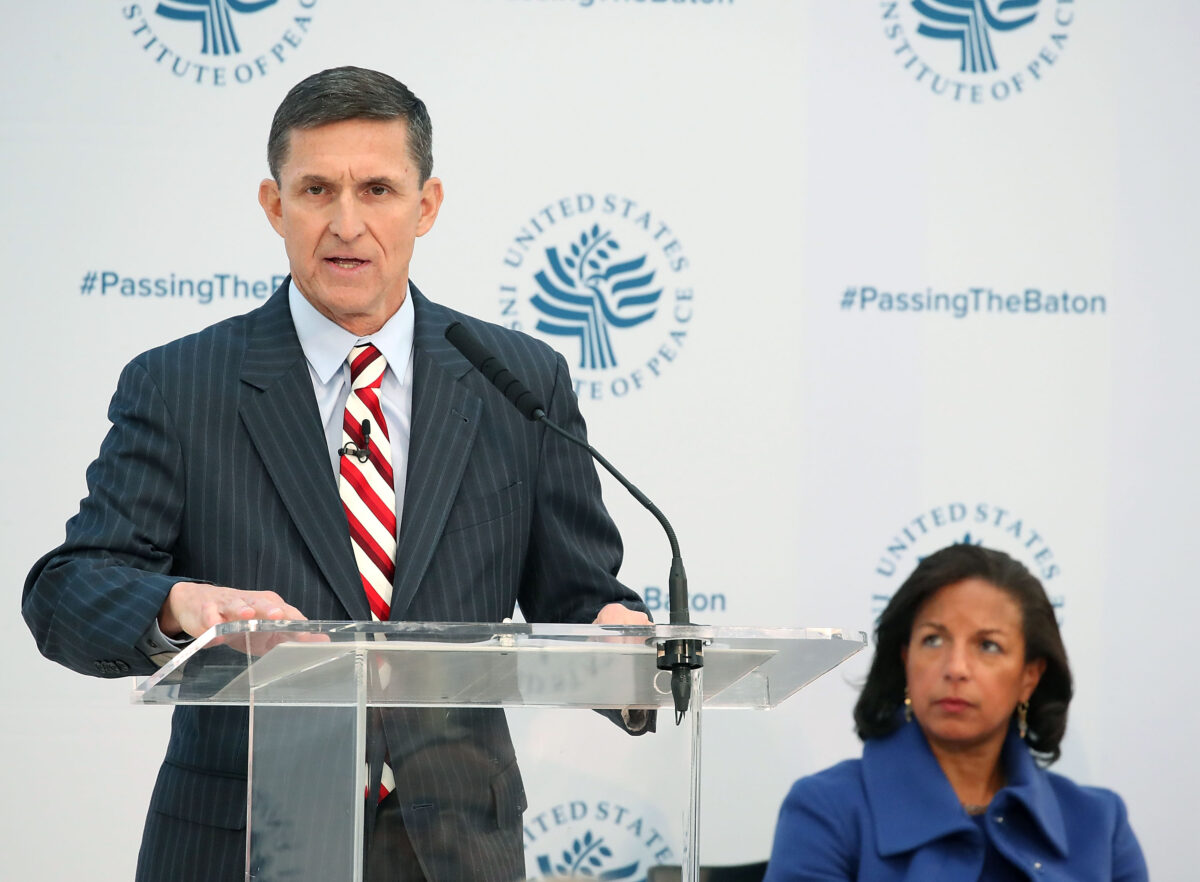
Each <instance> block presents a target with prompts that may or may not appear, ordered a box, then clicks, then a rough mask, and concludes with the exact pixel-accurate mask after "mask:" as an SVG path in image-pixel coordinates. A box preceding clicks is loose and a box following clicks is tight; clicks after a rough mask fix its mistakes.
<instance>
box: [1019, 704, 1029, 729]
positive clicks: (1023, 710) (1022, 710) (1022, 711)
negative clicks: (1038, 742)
mask: <svg viewBox="0 0 1200 882" xmlns="http://www.w3.org/2000/svg"><path fill="white" fill-rule="evenodd" d="M1028 713H1029V702H1028V701H1022V702H1018V703H1017V734H1018V735H1020V736H1021V737H1022V738H1024V737H1025V735H1026V733H1027V732H1029V721H1028V720H1027V719H1026V718H1025V717H1026V715H1027V714H1028Z"/></svg>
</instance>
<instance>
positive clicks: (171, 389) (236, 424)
mask: <svg viewBox="0 0 1200 882" xmlns="http://www.w3.org/2000/svg"><path fill="white" fill-rule="evenodd" d="M430 132H431V129H430V124H429V118H428V114H427V112H426V110H425V106H424V104H423V103H422V102H421V101H420V100H419V99H417V98H416V97H415V96H414V95H413V94H412V93H411V92H410V91H409V90H408V89H407V88H406V87H405V86H403V85H402V84H401V83H399V82H397V81H395V80H394V79H392V78H391V77H388V76H386V75H384V74H379V73H376V72H373V71H366V70H362V69H358V68H338V69H334V70H329V71H324V72H322V73H320V74H316V75H314V76H312V77H309V78H308V79H307V80H305V81H304V82H302V83H300V84H299V85H297V86H296V87H295V88H294V89H293V90H292V91H291V92H290V93H289V94H288V96H287V97H286V98H285V99H284V101H283V103H282V104H281V105H280V107H279V110H278V111H277V112H276V115H275V120H274V122H273V124H272V131H271V137H270V141H269V145H268V159H269V162H270V166H271V172H272V177H271V178H269V179H267V180H265V181H263V182H262V184H261V187H260V192H259V201H260V203H261V204H262V206H263V208H264V210H265V211H266V214H267V217H268V220H269V221H270V222H271V224H272V226H273V227H274V228H275V229H276V230H277V231H278V232H279V233H280V235H281V236H282V237H283V239H284V245H285V248H286V251H287V254H288V261H289V264H290V268H291V276H290V278H289V280H288V281H287V282H285V283H284V284H283V285H282V286H281V287H280V289H279V290H278V291H277V292H276V293H275V295H274V296H273V297H272V298H271V299H270V300H269V301H268V302H267V303H266V304H265V305H263V306H262V307H260V308H259V309H256V310H254V311H253V312H250V313H248V314H246V315H244V316H239V317H236V318H233V319H229V320H227V321H224V322H221V323H219V324H217V325H214V326H213V327H210V328H208V329H206V330H204V331H201V332H200V333H198V334H194V335H192V336H189V337H185V338H183V339H181V340H177V341H175V342H173V343H169V344H167V345H166V346H163V347H160V348H158V349H154V350H151V351H149V352H147V353H144V354H143V355H141V356H139V357H138V358H136V359H134V361H133V362H131V363H130V364H129V365H128V366H127V367H126V368H125V370H124V372H123V373H122V375H121V378H120V381H119V383H118V386H117V391H116V393H115V395H114V396H113V400H112V403H111V406H110V409H109V418H110V420H111V422H112V428H111V430H110V431H109V433H108V436H107V437H106V438H105V440H104V443H103V445H102V447H101V450H100V455H99V457H98V458H97V459H96V461H95V462H93V463H92V465H91V466H90V467H89V469H88V474H87V478H88V495H87V497H86V498H85V499H84V500H83V502H82V503H81V507H80V511H79V514H78V515H76V516H75V517H73V518H72V519H71V520H70V521H69V522H68V524H67V536H66V541H65V542H64V543H63V544H62V545H61V546H60V547H59V548H57V549H55V550H54V551H52V552H50V553H49V554H47V555H46V556H45V557H43V558H42V559H41V560H40V561H38V563H37V564H36V565H35V566H34V568H33V570H32V572H31V573H30V575H29V578H28V580H27V582H26V585H25V590H24V594H23V598H22V606H23V612H24V615H25V618H26V621H27V622H28V624H29V626H30V628H31V630H32V631H33V633H34V635H35V637H36V638H37V641H38V645H39V647H40V648H41V650H42V652H43V653H44V654H45V655H46V656H47V657H49V658H52V659H54V660H56V661H59V662H61V663H62V664H65V665H67V666H69V667H71V668H74V669H76V670H79V671H82V672H84V673H89V674H96V675H100V676H120V675H125V674H139V675H140V674H148V673H151V672H153V670H154V669H155V665H156V664H161V663H162V662H163V660H164V659H165V658H168V657H169V656H170V654H171V653H172V652H174V651H177V650H178V648H179V647H180V646H181V645H184V644H185V643H186V641H188V640H190V639H191V638H193V637H195V636H199V635H200V634H202V633H203V632H204V631H205V630H206V629H207V628H209V627H210V626H212V625H213V624H215V623H218V622H221V621H234V620H239V619H252V618H254V619H272V618H274V619H300V618H304V617H306V616H307V617H309V618H315V619H340V620H368V619H370V617H371V613H370V609H369V607H368V602H367V598H366V595H365V594H364V593H363V589H362V584H361V582H360V578H359V574H358V568H357V565H356V562H355V558H354V554H353V552H352V549H351V540H350V535H349V531H348V527H347V521H346V517H345V515H344V513H343V510H342V505H341V502H340V500H339V490H338V484H337V468H338V467H337V456H336V453H335V451H336V448H337V447H338V446H339V445H340V440H341V425H342V412H343V409H344V407H345V402H346V399H347V396H348V395H349V382H348V380H349V368H348V367H347V366H346V365H345V358H346V354H347V353H348V352H349V350H350V348H351V347H353V346H355V345H356V344H359V343H363V342H366V341H370V342H372V343H373V344H375V345H376V346H377V347H378V348H379V349H380V350H381V351H382V352H383V354H384V355H385V357H387V369H386V371H385V375H384V380H383V385H382V387H381V393H382V398H383V409H384V412H385V414H386V415H387V416H388V425H389V426H390V427H391V443H392V457H393V463H392V464H393V469H394V472H395V474H396V509H397V511H396V513H397V516H398V520H399V527H398V535H397V550H396V554H395V577H394V580H393V583H392V596H391V618H392V619H393V620H412V621H480V622H489V621H500V620H501V619H503V618H505V617H506V616H509V615H511V614H512V612H513V610H514V607H515V606H516V605H517V604H518V603H519V604H520V606H521V609H522V612H523V613H524V615H525V617H526V618H527V619H529V620H531V621H563V622H591V621H598V622H603V623H645V622H647V621H648V619H647V617H646V615H645V611H644V607H643V606H642V605H641V603H640V601H639V599H638V598H637V596H636V595H635V594H634V593H633V592H631V591H629V590H628V589H627V588H625V587H624V586H622V585H621V584H620V583H619V582H618V581H617V580H616V572H617V569H618V567H619V565H620V558H621V545H620V538H619V536H618V534H617V532H616V528H615V526H614V525H613V523H612V521H611V519H610V518H609V516H608V514H607V512H606V511H605V509H604V506H603V503H602V502H601V500H600V491H599V482H598V480H597V478H596V473H595V469H594V467H593V465H592V463H591V462H590V460H589V459H588V458H587V454H586V453H585V452H583V451H581V450H580V449H578V448H576V447H574V446H573V445H570V444H567V443H565V442H563V441H562V440H561V439H557V438H555V437H554V436H552V435H551V436H547V434H546V433H545V432H544V430H543V429H542V428H541V426H540V425H536V424H533V423H530V422H528V421H527V420H525V419H524V418H523V417H522V416H521V415H520V414H519V413H518V412H517V411H516V410H515V409H514V408H513V407H512V406H511V405H510V404H509V403H508V402H507V401H505V400H504V399H503V398H502V397H501V396H500V395H499V393H498V392H497V391H496V390H495V389H493V388H491V387H490V385H489V384H488V382H487V381H486V380H485V379H484V378H483V377H482V376H480V374H479V373H478V372H477V371H475V370H474V369H473V368H471V366H470V365H469V364H468V362H467V361H466V360H465V359H464V358H463V357H462V356H461V355H460V354H459V353H458V352H457V351H456V350H455V349H454V348H453V347H451V346H450V345H449V344H448V343H447V342H446V340H445V338H444V332H445V329H446V328H447V326H448V325H449V324H450V323H451V322H453V321H461V322H463V323H464V324H465V325H467V326H468V327H469V328H470V329H471V330H472V331H474V332H475V334H476V335H477V336H478V337H479V338H480V339H481V340H482V341H483V342H484V343H485V344H486V345H488V346H489V347H491V348H492V349H493V350H494V351H495V352H497V353H498V354H499V355H500V356H501V357H502V358H503V359H505V360H506V361H507V363H508V364H509V366H510V367H511V369H512V370H513V371H514V372H515V373H516V374H517V375H519V376H521V377H522V378H523V379H524V380H525V381H526V382H527V383H528V385H529V386H530V388H531V389H532V390H533V391H534V393H535V394H536V395H538V396H539V397H540V398H541V399H542V400H543V401H544V402H545V403H546V407H547V410H548V413H549V415H550V417H551V418H552V419H554V420H556V421H557V422H559V423H560V424H562V425H564V426H566V427H567V428H568V429H571V430H574V431H575V432H577V433H579V434H582V433H583V431H584V427H583V421H582V417H581V416H580V413H579V410H578V406H577V403H576V401H575V397H574V394H573V392H572V388H571V383H570V379H569V376H568V373H567V368H566V364H565V362H564V361H563V359H562V358H561V356H559V355H557V354H556V353H555V352H553V351H552V350H550V349H549V348H548V347H546V346H544V345H543V344H541V343H538V342H537V341H534V340H532V339H530V338H528V337H525V336H523V335H520V334H517V333H514V332H511V331H506V330H504V329H501V328H499V327H496V326H494V325H489V324H486V323H484V322H481V321H478V320H476V319H473V318H470V317H468V316H465V315H462V314H459V313H456V312H454V311H452V310H450V309H448V308H446V307H443V306H440V305H438V304H436V303H434V302H432V301H430V300H428V299H427V298H425V297H424V296H423V295H422V294H421V293H420V291H418V290H417V288H416V287H415V286H413V285H412V284H411V283H410V281H409V278H408V270H409V262H410V259H411V256H412V251H413V245H414V242H415V239H416V238H417V237H419V236H421V235H423V234H424V233H426V232H428V230H429V229H430V228H431V227H432V226H433V223H434V221H435V220H436V218H437V214H438V210H439V208H440V206H441V202H442V184H441V182H440V181H439V180H438V179H436V178H433V177H431V174H430V172H431V169H432V148H431V135H430ZM246 724H247V718H246V713H245V711H244V710H243V709H238V708H196V707H182V706H181V707H179V708H177V709H176V712H175V716H174V718H173V724H172V733H171V740H170V744H169V746H168V749H167V755H166V759H165V761H164V763H163V766H162V769H161V771H160V773H159V778H158V782H157V785H156V787H155V791H154V795H153V797H152V800H151V806H150V811H149V814H148V817H147V823H146V830H145V833H144V836H143V843H142V850H141V854H140V858H139V865H138V879H139V880H145V882H151V880H153V882H166V880H170V882H186V880H196V882H201V880H203V882H213V880H233V879H240V878H242V874H243V871H244V860H245V857H244V847H245V833H244V826H245V811H246V781H245V774H246V759H247V755H246V736H247V725H246ZM382 732H383V736H384V740H385V741H386V746H387V751H388V756H389V758H390V761H391V763H392V765H394V766H396V768H397V778H398V783H397V790H396V791H395V792H393V793H392V794H391V795H390V796H389V797H388V799H387V800H384V802H382V803H380V805H379V807H378V809H377V811H378V815H377V817H376V818H375V828H376V831H377V834H378V835H377V836H376V837H375V838H374V839H373V841H372V844H371V850H370V852H369V854H368V861H367V874H368V878H369V879H372V880H384V879H388V880H392V879H397V880H401V879H402V880H408V879H430V880H435V882H442V880H467V879H496V880H504V882H508V880H512V879H517V878H521V877H523V875H524V872H523V871H524V866H523V859H522V850H521V826H520V825H521V812H522V810H523V809H524V791H523V788H522V785H521V780H520V774H519V772H518V770H517V767H516V763H515V758H514V755H513V750H512V745H511V742H510V741H509V737H508V731H507V727H506V724H505V721H504V717H503V714H502V713H501V712H497V711H486V710H483V711H481V710H454V711H451V712H450V713H449V714H446V713H442V714H439V715H424V716H422V715H421V714H420V713H419V712H395V713H391V712H389V713H387V714H385V715H384V718H383V720H382ZM443 736H444V740H446V742H447V743H448V742H449V741H450V740H451V739H453V744H454V748H453V750H450V751H448V752H446V753H444V754H443V755H439V754H438V751H437V750H430V749H429V748H430V746H431V745H437V744H439V743H441V742H442V741H443ZM414 745H419V748H414ZM464 751H465V754H464ZM464 755H466V756H469V757H485V758H486V761H485V762H474V761H467V762H464V761H463V757H464ZM451 778H453V779H454V780H455V782H456V783H455V784H454V785H449V784H447V783H446V782H447V781H449V780H450V779H451ZM418 791H420V796H421V799H420V801H419V803H418V802H414V799H415V797H416V794H417V792H418ZM409 795H411V796H412V797H413V798H412V799H408V798H406V796H409ZM464 818H466V819H467V820H466V821H465V822H464V820H463V819H464ZM444 819H453V823H454V827H453V830H452V833H453V838H454V843H453V848H450V849H447V848H445V847H444V842H443V834H444V833H445V832H446V829H445V825H444V824H443V829H441V830H440V831H439V830H438V826H439V823H440V822H441V821H442V820H444Z"/></svg>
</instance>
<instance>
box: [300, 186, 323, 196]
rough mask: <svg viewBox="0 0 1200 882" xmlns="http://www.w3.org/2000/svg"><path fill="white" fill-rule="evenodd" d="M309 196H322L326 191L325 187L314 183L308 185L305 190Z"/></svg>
mask: <svg viewBox="0 0 1200 882" xmlns="http://www.w3.org/2000/svg"><path fill="white" fill-rule="evenodd" d="M304 192H305V193H307V194H308V195H309V196H320V195H321V194H322V193H324V192H325V188H324V187H322V186H321V185H320V184H313V185H312V186H311V187H306V188H305V190H304Z"/></svg>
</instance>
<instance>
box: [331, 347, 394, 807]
mask: <svg viewBox="0 0 1200 882" xmlns="http://www.w3.org/2000/svg"><path fill="white" fill-rule="evenodd" d="M348 361H349V362H350V397H349V398H347V399H346V414H345V416H344V417H343V418H342V444H343V447H342V450H343V451H345V453H343V455H342V456H340V457H339V459H340V460H341V464H340V472H341V480H339V481H338V485H339V490H340V493H341V497H342V508H343V509H345V512H346V520H347V521H348V522H349V524H350V539H351V543H352V545H353V546H354V558H355V560H356V561H357V562H358V572H359V575H360V577H361V578H362V584H363V590H364V591H365V592H366V593H367V603H368V604H369V605H370V607H371V618H372V620H374V621H377V622H386V621H387V620H388V618H389V616H390V614H391V603H392V579H393V578H394V577H395V575H396V491H395V484H394V482H393V479H392V445H391V443H390V442H389V440H388V429H387V420H385V419H384V418H383V406H382V405H381V404H380V401H379V389H380V384H381V383H382V382H383V372H384V369H385V368H386V367H387V359H385V358H384V357H383V353H381V352H380V351H379V350H378V349H376V348H375V346H374V345H372V344H370V343H368V344H367V345H365V346H355V347H354V348H353V349H351V350H350V356H349V358H348ZM364 420H366V421H368V422H369V423H370V428H369V430H368V431H367V433H366V435H367V437H363V435H364V433H363V421H364ZM354 450H357V451H360V452H359V453H358V454H355V453H354V452H352V451H354ZM389 673H390V671H389V670H387V669H386V668H381V669H380V671H379V676H380V678H381V679H382V680H383V681H385V685H386V680H387V679H388V674H389ZM368 776H369V770H368ZM395 786H396V782H395V777H394V775H393V774H392V769H391V766H389V765H388V764H387V763H386V762H385V763H384V765H383V777H382V781H381V782H380V787H379V799H380V800H382V799H383V798H384V797H385V796H387V794H388V793H389V792H390V791H391V790H392V789H393V788H394V787H395Z"/></svg>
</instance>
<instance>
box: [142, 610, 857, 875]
mask: <svg viewBox="0 0 1200 882" xmlns="http://www.w3.org/2000/svg"><path fill="white" fill-rule="evenodd" d="M673 639H689V640H697V641H700V643H702V645H703V658H704V666H703V668H702V670H698V671H695V672H693V673H692V675H691V682H692V699H693V700H692V706H691V709H690V711H689V713H687V714H686V715H684V717H683V719H682V724H681V725H678V726H677V725H676V724H675V719H674V716H675V714H674V707H673V699H672V696H671V691H670V673H669V672H666V671H659V670H658V668H657V659H658V656H659V651H660V648H661V647H662V645H663V644H664V643H665V642H666V641H668V640H673ZM865 643H866V639H865V635H863V634H862V633H861V632H854V633H853V634H852V635H851V632H843V631H837V630H816V629H754V628H717V627H709V626H698V625H688V626H668V625H657V626H641V627H610V626H594V625H529V624H507V623H506V624H498V625H492V624H460V623H454V624H424V623H423V624H411V623H345V622H239V623H230V624H226V625H221V626H218V627H217V628H215V629H213V630H210V631H209V632H208V633H207V634H205V635H204V637H202V638H201V639H199V640H197V641H196V642H195V643H194V644H192V645H191V646H189V647H188V648H187V649H186V650H185V651H184V652H182V653H180V654H179V656H177V657H176V658H175V659H173V660H172V662H171V663H169V664H168V665H166V666H164V667H163V668H162V669H161V670H160V671H159V672H158V673H157V674H155V675H154V676H152V677H150V678H149V679H147V680H146V681H144V682H143V683H141V684H139V687H138V689H137V690H136V691H135V695H134V698H135V700H136V701H139V702H142V703H147V704H214V705H244V706H247V707H248V708H249V710H250V743H249V754H250V761H249V768H248V772H247V778H248V818H247V822H248V823H247V837H248V850H247V854H248V857H247V874H246V878H247V880H249V882H283V880H288V882H305V880H313V882H342V880H345V882H360V880H363V879H364V878H368V877H367V876H364V866H368V865H369V864H370V863H371V862H372V861H373V860H375V859H376V857H377V855H376V850H377V849H380V848H385V847H387V848H394V847H396V843H397V842H401V843H411V847H408V846H407V845H406V846H405V848H407V851H406V852H405V851H404V850H403V849H401V850H399V851H395V852H391V853H389V860H391V859H392V857H393V856H394V857H395V859H396V860H397V862H399V863H402V862H403V861H404V860H406V859H407V860H418V861H419V863H420V865H421V867H422V868H423V869H422V872H423V873H425V874H426V875H430V876H431V877H432V878H441V879H460V878H461V879H472V880H480V882H483V880H495V882H517V880H522V879H537V880H550V879H561V878H588V877H590V878H606V879H610V880H618V879H626V878H628V879H633V880H638V879H644V878H645V876H646V872H647V869H648V867H650V866H653V865H655V864H681V865H682V866H683V867H684V875H683V878H685V879H695V878H697V877H696V871H697V866H698V864H697V859H696V858H697V854H698V845H699V843H698V841H697V834H698V830H699V826H698V823H699V781H700V777H699V775H700V746H701V727H700V720H701V717H702V716H703V715H704V714H705V713H708V712H709V711H711V710H715V709H723V708H770V707H774V706H776V705H778V704H779V703H780V702H782V701H783V700H785V699H786V698H787V697H788V696H789V695H791V694H793V693H794V692H796V691H797V690H798V689H800V688H801V687H803V686H804V685H805V684H806V683H808V682H810V681H811V680H813V679H815V678H816V677H818V676H820V675H821V674H823V673H825V672H826V671H828V670H830V669H831V668H833V667H835V666H836V665H837V664H839V663H840V662H841V661H843V660H845V659H846V658H848V657H849V656H851V655H853V654H854V653H855V652H857V651H859V650H860V649H862V648H863V647H864V646H865ZM647 719H656V722H655V723H654V724H653V725H652V727H651V728H656V731H645V732H644V734H631V731H630V730H634V731H640V730H642V728H643V723H644V722H645V721H646V720H647ZM385 764H386V769H387V771H384V767H385ZM389 774H390V775H391V776H393V777H392V778H389V777H388V775H389ZM393 779H394V780H393ZM381 780H382V781H383V782H384V783H390V784H391V786H392V787H394V796H393V797H392V798H391V801H390V802H388V803H384V804H383V805H384V806H385V807H389V808H388V809H387V811H385V812H383V813H380V810H379V808H378V807H377V804H378V799H379V797H378V795H377V794H378V792H379V791H378V788H379V784H380V782H381ZM397 819H398V820H397ZM393 821H396V823H393ZM397 830H399V831H401V832H400V833H399V835H398V836H396V835H393V834H394V833H395V832H396V831H397ZM391 878H403V877H389V879H391Z"/></svg>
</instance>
